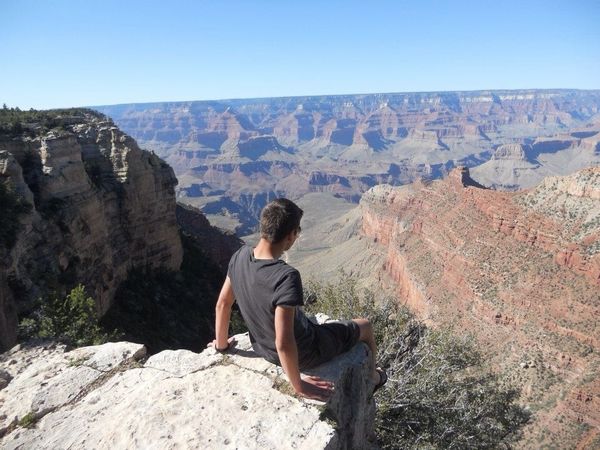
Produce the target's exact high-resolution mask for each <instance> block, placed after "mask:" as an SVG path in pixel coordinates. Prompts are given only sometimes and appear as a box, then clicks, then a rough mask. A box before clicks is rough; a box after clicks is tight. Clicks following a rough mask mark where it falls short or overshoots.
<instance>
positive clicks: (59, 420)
mask: <svg viewBox="0 0 600 450" xmlns="http://www.w3.org/2000/svg"><path fill="white" fill-rule="evenodd" d="M236 338H237V341H238V342H237V345H236V346H235V347H234V348H233V349H232V350H231V351H230V352H228V353H225V354H220V353H218V352H216V351H215V350H214V349H212V348H209V349H206V350H205V351H203V352H202V353H200V354H196V353H193V352H190V351H187V350H177V351H164V352H161V353H159V354H157V355H154V356H152V357H150V358H149V359H148V360H147V361H146V363H145V364H144V365H143V366H142V365H139V364H138V365H137V367H128V366H127V365H126V364H125V362H126V361H127V358H129V359H132V358H134V357H140V355H141V353H140V351H139V348H136V347H135V346H136V345H137V344H129V343H117V344H105V345H104V346H98V347H87V348H83V349H78V350H75V351H72V352H67V353H64V348H61V347H55V348H48V347H46V348H43V347H42V348H40V347H35V348H27V349H22V350H19V351H17V352H15V353H13V354H10V353H8V354H5V355H2V356H3V359H2V361H1V362H0V370H7V371H9V372H10V371H12V372H11V374H12V375H13V376H14V378H13V380H11V381H10V383H9V384H8V386H7V387H6V388H5V389H4V390H2V391H0V395H2V396H3V397H2V398H3V400H2V404H1V406H2V410H3V411H6V412H7V413H8V414H6V415H7V417H8V416H10V417H12V416H15V415H16V416H19V414H22V412H23V411H25V410H26V409H27V408H20V407H19V402H23V403H24V404H31V401H32V399H33V398H38V399H40V395H41V392H46V393H47V395H48V396H47V398H46V404H48V402H50V401H51V402H52V404H54V405H56V407H55V408H54V409H53V410H52V411H50V412H48V413H47V414H46V415H44V416H43V417H41V418H39V420H38V421H37V422H36V423H35V425H34V426H33V427H32V428H23V427H21V426H17V425H15V424H13V425H12V427H11V428H7V427H5V433H6V434H5V435H4V437H3V438H2V439H1V440H0V447H1V448H5V449H17V448H36V449H56V448H71V449H84V448H95V449H109V448H110V449H113V448H128V449H129V448H131V449H136V448H137V449H171V448H173V449H176V448H182V449H213V448H214V449H221V448H231V449H235V448H244V449H254V448H256V449H259V448H260V449H282V448H297V449H311V450H312V449H338V448H361V449H364V448H370V447H373V446H374V445H373V443H371V442H370V441H369V437H370V435H371V433H372V426H373V414H374V403H373V399H372V395H371V391H372V386H369V383H368V381H367V379H368V371H369V369H370V368H369V367H368V364H369V363H368V357H367V348H366V346H365V345H364V344H359V345H357V346H356V347H354V348H353V349H352V350H351V351H349V352H348V353H346V354H344V355H341V356H340V357H338V358H337V359H336V360H334V361H332V362H330V363H328V364H325V365H323V366H321V367H319V368H316V369H315V370H314V371H312V372H311V373H314V374H317V375H319V376H321V377H324V378H328V379H331V380H334V381H335V382H336V391H335V393H334V395H333V398H332V399H331V400H330V401H329V402H328V403H327V404H323V403H321V402H311V401H305V400H303V399H299V398H296V397H295V396H293V395H291V394H290V392H291V389H290V388H289V387H286V383H285V377H284V375H283V372H282V370H281V368H279V367H275V366H273V365H272V364H269V363H267V362H266V361H264V360H263V359H262V358H259V357H257V355H256V354H254V353H253V352H252V350H251V346H250V342H249V339H248V336H247V335H238V336H237V337H236ZM120 357H122V358H123V359H122V360H120V361H121V362H119V358H120ZM73 358H77V359H75V360H73ZM13 359H17V361H18V362H17V363H16V364H12V365H10V364H9V362H10V360H13ZM25 361H28V362H29V364H30V367H25V366H24V362H25ZM69 361H71V363H69ZM72 361H76V363H73V362H72ZM69 364H71V365H69ZM74 364H75V365H74ZM76 364H81V365H76ZM11 367H12V369H11ZM92 367H95V368H92ZM99 368H102V369H103V370H106V369H108V371H105V372H101V371H100V370H99ZM87 371H92V373H99V374H101V375H102V376H101V377H100V378H96V381H95V382H92V383H91V384H90V383H88V382H86V383H80V384H84V387H83V388H82V387H81V386H80V385H79V384H76V383H72V384H71V385H70V387H71V388H72V391H71V393H70V395H69V394H67V393H65V394H64V395H63V397H61V398H60V399H59V398H56V395H54V396H52V395H50V393H49V392H47V391H43V390H41V389H40V388H39V386H37V385H36V383H39V382H41V380H45V381H44V382H46V383H48V384H47V386H49V385H52V386H60V391H64V390H66V389H67V388H68V386H69V385H68V383H67V382H66V380H71V381H73V379H74V377H73V374H75V373H77V374H81V378H82V379H86V378H85V377H86V376H87V375H84V374H86V373H88V372H87ZM13 384H14V387H11V386H12V385H13ZM26 386H27V387H28V389H29V390H27V389H26ZM17 387H20V388H19V389H17ZM9 389H11V391H10V397H9V396H7V395H6V393H7V391H8V390H9ZM36 396H37V397H36ZM9 398H11V399H12V400H10V401H9V400H8V399H9ZM65 399H66V401H65ZM61 402H62V403H61ZM347 408H350V409H348V410H346V409H347ZM16 411H20V412H16ZM324 411H327V414H326V415H327V416H328V417H331V418H335V419H336V421H337V424H332V423H328V422H327V421H325V420H322V418H323V416H324V414H323V413H324ZM19 417H22V416H19Z"/></svg>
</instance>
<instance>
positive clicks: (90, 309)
mask: <svg viewBox="0 0 600 450" xmlns="http://www.w3.org/2000/svg"><path fill="white" fill-rule="evenodd" d="M40 303H41V304H40V307H39V308H38V309H37V310H36V311H35V312H34V313H33V314H31V315H30V316H29V317H27V318H24V319H23V320H22V321H21V323H20V325H19V328H20V330H19V331H20V334H21V337H23V338H44V339H53V340H56V341H59V342H63V343H65V344H67V345H71V346H74V347H82V346H86V345H98V344H103V343H105V342H108V341H109V340H111V339H115V338H118V336H117V334H116V333H114V332H113V333H107V332H105V331H104V330H103V329H102V327H100V325H99V324H98V314H97V312H96V303H95V302H94V299H93V298H91V297H89V296H88V295H87V294H86V292H85V287H84V286H82V285H81V284H79V285H77V286H76V287H74V288H73V289H72V290H71V292H69V294H68V295H67V296H66V297H65V298H60V297H59V296H57V295H53V296H51V297H50V298H49V299H48V300H47V301H44V302H40Z"/></svg>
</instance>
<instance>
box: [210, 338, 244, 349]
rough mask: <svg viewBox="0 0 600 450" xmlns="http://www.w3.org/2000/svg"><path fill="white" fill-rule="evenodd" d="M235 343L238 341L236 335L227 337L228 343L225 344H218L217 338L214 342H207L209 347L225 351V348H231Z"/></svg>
mask: <svg viewBox="0 0 600 450" xmlns="http://www.w3.org/2000/svg"><path fill="white" fill-rule="evenodd" d="M235 344H237V341H236V339H235V336H231V337H230V338H229V339H227V345H226V346H225V345H223V346H219V345H217V340H216V339H213V341H212V342H209V343H208V344H206V346H207V347H213V348H214V349H215V350H216V351H218V352H220V351H225V350H229V349H230V348H233V347H235Z"/></svg>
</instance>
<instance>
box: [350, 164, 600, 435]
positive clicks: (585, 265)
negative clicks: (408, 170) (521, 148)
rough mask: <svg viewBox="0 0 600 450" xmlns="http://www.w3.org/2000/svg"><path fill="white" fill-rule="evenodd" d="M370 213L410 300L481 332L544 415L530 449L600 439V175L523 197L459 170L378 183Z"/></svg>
mask: <svg viewBox="0 0 600 450" xmlns="http://www.w3.org/2000/svg"><path fill="white" fill-rule="evenodd" d="M361 209H362V214H363V232H364V233H365V234H366V235H367V236H370V237H372V238H374V239H377V241H378V242H379V243H381V244H382V245H385V246H386V247H387V259H386V261H385V266H384V269H385V270H386V271H387V272H388V274H389V275H390V276H391V277H392V279H393V280H394V281H395V283H396V284H397V290H398V293H399V297H400V299H401V301H403V302H405V303H407V304H408V306H409V307H411V308H412V309H413V310H414V311H416V312H417V313H419V314H420V315H421V317H422V318H424V319H426V320H428V321H429V322H430V323H434V324H437V325H442V326H444V325H452V326H454V327H456V329H457V330H460V331H461V332H470V333H473V334H474V336H475V337H476V338H477V339H478V340H479V341H480V342H481V344H482V346H483V348H484V349H485V350H486V351H488V352H489V354H490V355H491V356H490V358H491V359H492V360H493V364H494V365H495V366H496V367H497V368H499V369H500V370H504V371H505V372H506V373H509V374H511V375H510V377H511V378H512V379H513V381H514V382H516V383H517V385H519V386H521V387H522V389H523V392H524V394H525V397H524V398H525V400H526V401H528V402H529V403H530V404H531V405H532V407H535V408H536V409H540V412H539V413H538V414H537V420H536V421H535V422H534V424H533V425H532V426H531V427H530V431H529V433H528V435H527V436H526V438H525V441H524V445H525V446H527V445H528V444H527V442H528V441H527V439H538V437H539V436H540V433H539V432H540V430H541V429H542V428H543V427H546V428H548V430H549V431H550V433H549V436H547V437H546V438H540V439H542V441H540V442H545V441H543V439H553V440H556V441H557V442H564V443H567V442H569V443H570V444H571V445H572V444H573V443H574V442H584V441H590V442H591V441H594V440H595V439H596V438H597V437H598V436H597V432H598V427H600V412H599V411H600V380H599V377H598V375H597V367H598V363H599V362H600V357H598V356H597V355H598V351H599V350H600V333H599V327H598V319H599V318H600V168H591V169H586V170H583V171H580V172H577V173H576V174H574V175H571V176H567V177H552V178H547V179H546V180H545V181H544V182H543V183H542V184H541V185H539V186H538V187H537V188H535V189H532V190H529V191H521V192H516V193H508V192H498V191H493V190H486V189H482V188H480V187H478V186H477V184H476V183H474V182H472V180H471V179H470V177H469V174H468V170H467V169H456V170H455V171H453V172H452V173H451V174H450V176H449V177H448V178H447V179H445V180H443V181H436V182H432V183H427V184H424V183H422V182H417V183H414V184H412V185H408V186H403V187H395V188H394V187H390V186H377V187H375V188H373V189H371V190H370V191H368V192H367V193H366V194H365V195H364V196H363V198H362V200H361ZM581 399H583V400H581ZM594 430H595V431H594ZM533 442H534V441H532V442H531V443H533ZM548 442H549V441H548ZM536 445H537V444H536Z"/></svg>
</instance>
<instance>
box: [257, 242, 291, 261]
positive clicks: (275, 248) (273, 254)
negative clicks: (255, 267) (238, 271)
mask: <svg viewBox="0 0 600 450" xmlns="http://www.w3.org/2000/svg"><path fill="white" fill-rule="evenodd" d="M284 245H285V244H284V243H278V244H271V243H270V242H269V241H267V240H266V239H264V238H260V241H259V242H258V244H257V246H256V247H254V257H255V258H256V259H279V257H280V256H281V255H283V250H284V248H283V247H284Z"/></svg>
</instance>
